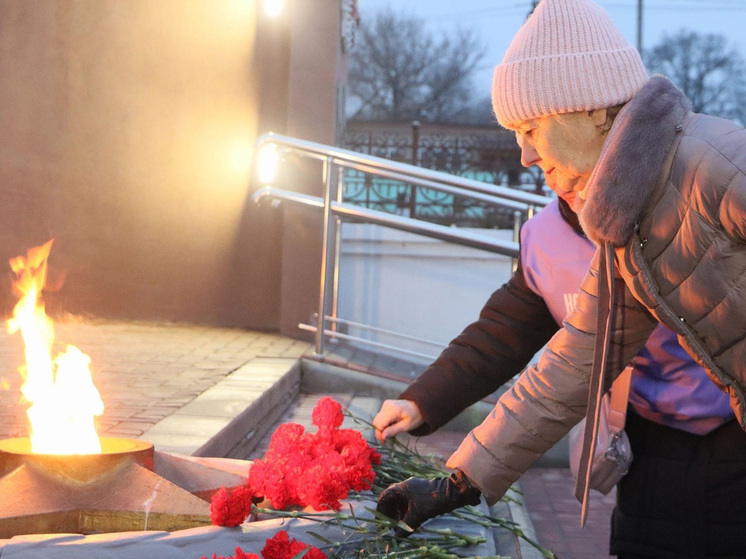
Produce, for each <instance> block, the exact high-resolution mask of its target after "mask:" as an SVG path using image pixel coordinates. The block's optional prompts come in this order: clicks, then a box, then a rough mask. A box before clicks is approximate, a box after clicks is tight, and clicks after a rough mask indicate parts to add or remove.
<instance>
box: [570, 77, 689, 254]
mask: <svg viewBox="0 0 746 559" xmlns="http://www.w3.org/2000/svg"><path fill="white" fill-rule="evenodd" d="M690 110H691V103H690V102H689V100H688V99H687V98H686V97H685V96H684V94H683V93H681V91H679V90H678V89H677V88H676V87H675V86H674V85H673V84H672V83H671V82H670V81H668V79H666V78H664V77H663V76H653V77H652V78H650V80H649V81H648V82H647V83H646V84H645V85H644V86H643V88H642V89H641V90H640V92H639V93H638V94H637V95H636V96H635V97H634V98H633V99H632V100H631V101H629V103H627V105H626V106H625V107H624V108H623V109H622V110H621V111H620V112H619V114H618V115H617V117H616V119H615V120H614V125H613V126H612V128H611V131H610V132H609V137H608V138H606V141H605V142H604V146H603V149H602V150H601V156H600V157H599V160H598V163H596V167H595V168H594V170H593V173H592V174H591V177H590V179H588V182H589V184H588V197H587V200H586V202H585V204H584V205H583V207H582V209H581V210H580V213H579V216H580V223H581V224H582V226H583V229H584V230H585V232H586V234H587V235H588V236H589V237H590V238H591V239H593V240H594V241H595V242H597V243H599V244H601V243H605V242H610V243H612V244H613V245H615V246H623V245H625V244H627V242H628V241H629V239H630V237H632V234H633V232H634V230H635V226H636V224H637V223H638V222H639V221H640V218H641V216H642V215H643V214H644V213H645V211H646V210H647V208H648V202H649V201H650V197H651V196H652V194H653V191H654V187H655V185H656V183H657V181H658V179H659V175H660V171H661V166H662V165H663V162H664V160H665V159H666V155H667V154H668V151H669V149H670V148H671V144H672V143H673V140H674V138H675V136H676V133H677V132H679V131H680V130H681V128H680V124H681V122H682V120H683V118H684V116H685V115H686V114H687V113H688V112H689V111H690ZM677 127H678V128H677Z"/></svg>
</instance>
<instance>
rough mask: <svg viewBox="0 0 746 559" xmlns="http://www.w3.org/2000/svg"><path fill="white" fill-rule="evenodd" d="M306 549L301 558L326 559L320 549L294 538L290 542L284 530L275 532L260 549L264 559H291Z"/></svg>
mask: <svg viewBox="0 0 746 559" xmlns="http://www.w3.org/2000/svg"><path fill="white" fill-rule="evenodd" d="M306 548H308V551H307V552H306V554H305V555H304V556H303V557H304V558H305V559H326V554H325V553H324V552H323V551H321V550H320V549H318V548H316V547H313V546H311V545H308V544H305V543H303V542H299V541H298V540H296V539H295V538H293V539H292V540H290V537H289V536H288V533H287V532H286V531H285V530H281V531H279V532H277V533H276V534H275V535H274V537H273V538H271V539H268V540H267V543H266V545H265V546H264V549H262V556H263V557H264V559H291V558H292V557H294V556H296V555H297V554H298V553H300V552H301V551H303V550H304V549H306Z"/></svg>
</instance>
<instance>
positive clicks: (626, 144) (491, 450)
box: [448, 76, 746, 503]
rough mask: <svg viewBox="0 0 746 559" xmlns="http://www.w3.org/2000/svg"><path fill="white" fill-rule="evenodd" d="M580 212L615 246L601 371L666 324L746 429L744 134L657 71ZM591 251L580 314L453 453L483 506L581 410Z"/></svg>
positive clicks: (593, 232) (591, 229)
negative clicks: (696, 105)
mask: <svg viewBox="0 0 746 559" xmlns="http://www.w3.org/2000/svg"><path fill="white" fill-rule="evenodd" d="M588 192H589V196H588V200H587V202H586V204H585V207H584V208H583V209H582V210H581V212H580V217H581V223H582V224H583V227H584V229H585V231H586V233H587V234H588V236H589V237H590V238H592V239H593V240H594V241H596V242H597V243H598V244H600V245H601V244H612V245H613V246H614V247H615V249H614V253H615V266H614V268H615V271H614V273H615V277H616V282H617V284H618V285H619V286H620V287H619V288H618V289H617V290H616V291H617V293H616V296H615V298H614V305H615V308H616V312H615V315H614V316H615V318H614V322H613V324H612V326H611V329H610V332H609V335H610V350H609V353H608V372H609V373H610V376H611V377H616V376H617V375H618V374H619V372H620V371H621V370H622V369H623V368H624V365H625V364H626V363H627V362H628V361H629V360H630V359H631V358H632V357H633V356H634V355H635V354H636V353H637V351H638V350H639V349H640V348H641V347H642V345H643V344H644V343H645V341H646V340H647V338H648V336H649V335H650V333H651V332H652V330H653V329H654V328H655V326H656V325H657V324H658V322H659V321H660V322H662V323H663V324H665V325H666V326H668V327H669V328H670V329H671V330H673V331H675V332H676V333H677V334H679V341H680V342H681V345H682V346H683V347H684V348H685V349H686V350H687V351H688V352H689V353H690V354H691V355H692V357H693V358H694V359H695V360H696V361H697V362H698V363H700V364H701V365H702V366H703V367H704V368H705V369H706V370H707V372H708V374H709V375H710V376H711V377H712V379H713V380H714V381H715V382H716V383H717V384H718V385H719V386H720V387H722V388H723V389H724V390H727V391H728V393H729V395H730V396H731V405H732V407H733V410H734V411H735V413H736V416H737V418H738V419H739V421H740V422H741V425H742V427H746V418H745V417H744V416H745V414H746V400H745V399H744V387H746V130H744V129H743V128H740V127H739V126H737V125H735V124H733V123H731V122H728V121H725V120H722V119H719V118H715V117H710V116H705V115H700V114H694V113H692V112H691V111H690V104H689V102H688V100H687V99H686V98H685V97H684V96H683V95H682V94H681V92H680V91H679V90H678V89H676V88H675V87H674V86H673V85H672V84H671V83H670V82H669V81H668V80H667V79H665V78H663V77H661V76H656V77H653V78H651V79H650V81H649V82H648V83H647V84H646V85H645V86H644V87H643V89H642V90H641V91H640V93H638V95H637V96H635V97H634V98H633V99H632V100H631V101H630V102H629V103H628V104H627V106H625V108H624V109H623V110H622V111H621V112H620V114H619V115H618V117H617V118H616V120H615V122H614V126H613V127H612V129H611V131H610V134H609V137H608V138H607V140H606V142H605V144H604V148H603V151H602V153H601V156H600V159H599V162H598V163H597V165H596V168H595V169H594V173H593V175H592V177H591V179H590V185H589V188H588ZM599 255H600V251H597V253H596V258H594V260H593V262H592V263H591V269H590V270H589V272H588V275H587V276H586V279H585V280H584V282H583V285H582V286H581V290H580V293H579V297H578V305H577V310H576V311H575V312H574V313H573V314H571V315H570V316H569V317H568V318H567V320H566V321H565V324H564V327H563V329H562V330H560V331H559V332H558V333H557V334H556V335H555V336H554V337H553V338H552V340H551V341H550V342H549V344H548V345H547V350H546V351H544V353H543V354H542V357H541V359H540V360H539V363H538V364H537V366H536V367H532V368H530V369H528V370H527V371H526V372H525V373H524V374H523V375H521V377H520V378H519V379H518V381H517V382H516V384H515V386H514V387H513V388H512V389H511V390H510V391H508V392H507V393H505V394H504V395H503V397H502V398H500V400H499V402H498V403H497V405H496V406H495V409H494V410H493V412H492V413H491V414H490V415H489V416H488V417H487V419H486V420H485V421H484V422H483V423H482V424H481V425H480V426H479V427H477V428H476V429H474V430H473V431H472V432H471V433H470V434H469V435H468V436H467V437H466V439H465V440H464V442H463V443H462V444H461V446H460V447H459V449H458V450H457V451H456V452H455V453H454V454H453V456H451V458H450V459H449V461H448V465H449V466H450V467H452V468H459V469H461V470H463V471H464V472H465V473H466V474H467V476H468V477H469V478H470V479H471V480H472V481H473V482H474V483H475V484H476V485H477V486H478V487H479V488H480V489H481V490H482V492H483V493H484V495H485V497H486V499H487V501H488V502H490V503H493V502H495V501H497V500H498V499H499V498H500V497H501V496H502V495H503V493H504V492H505V491H506V490H507V489H508V487H510V485H511V484H512V483H513V482H515V481H516V480H517V479H518V477H519V476H520V475H521V473H523V472H524V471H525V470H526V468H528V466H530V465H531V464H532V463H533V462H534V461H535V460H536V459H537V458H539V457H540V456H541V455H542V454H543V453H544V452H546V451H547V450H548V449H549V448H550V447H551V446H552V445H554V444H555V443H556V442H557V441H559V439H561V438H562V436H564V435H565V434H566V433H567V431H569V429H570V428H571V427H572V426H573V425H574V424H575V423H577V422H578V421H579V420H580V419H581V418H582V417H583V416H584V415H585V410H586V407H587V404H588V389H589V376H590V371H591V367H592V362H593V354H594V347H595V338H596V331H597V323H596V321H597V315H598V300H597V296H598V278H599V273H598V268H599Z"/></svg>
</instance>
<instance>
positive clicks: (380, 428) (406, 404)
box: [373, 400, 424, 443]
mask: <svg viewBox="0 0 746 559" xmlns="http://www.w3.org/2000/svg"><path fill="white" fill-rule="evenodd" d="M423 423H424V420H423V418H422V412H420V408H419V407H417V404H415V403H414V402H412V401H411V400H385V401H384V402H383V405H381V409H380V411H379V412H378V414H377V415H376V416H375V417H374V418H373V427H375V429H376V439H378V442H379V443H383V442H384V441H385V440H386V439H388V438H389V437H393V436H394V435H398V434H399V433H404V432H405V431H411V430H412V429H416V428H417V427H419V426H420V425H422V424H423Z"/></svg>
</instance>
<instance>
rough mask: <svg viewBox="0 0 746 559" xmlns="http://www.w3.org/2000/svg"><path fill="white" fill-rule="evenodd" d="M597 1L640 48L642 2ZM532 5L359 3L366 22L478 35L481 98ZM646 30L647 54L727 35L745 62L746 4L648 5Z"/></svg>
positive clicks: (732, 0) (502, 0)
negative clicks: (389, 17) (378, 18)
mask: <svg viewBox="0 0 746 559" xmlns="http://www.w3.org/2000/svg"><path fill="white" fill-rule="evenodd" d="M596 1H597V3H598V4H600V5H601V6H602V7H603V8H604V9H605V10H606V11H607V13H608V14H609V15H610V16H611V18H612V19H613V20H614V22H615V23H616V24H617V25H618V26H619V27H620V29H621V30H622V32H623V33H624V34H625V36H626V37H627V40H628V41H629V42H630V44H632V45H637V6H638V0H596ZM531 5H532V2H531V1H529V0H358V7H359V10H360V13H361V17H362V18H364V19H367V18H369V17H372V16H373V15H374V14H375V12H376V11H378V10H381V9H383V8H385V7H387V6H390V7H391V8H393V9H394V10H395V11H397V12H404V13H406V14H409V15H415V16H417V17H419V18H421V19H423V20H425V21H426V23H427V25H428V27H430V28H431V29H433V30H438V29H444V30H446V31H447V30H449V29H455V28H456V27H458V26H461V27H464V28H467V29H469V28H470V29H474V30H475V32H476V34H477V36H478V37H479V38H480V39H481V40H482V41H483V42H484V44H485V45H486V46H487V49H488V50H487V54H486V55H485V57H484V58H483V63H482V67H481V68H480V69H479V71H478V72H477V74H476V75H475V82H474V85H475V87H476V88H477V90H478V91H477V92H476V96H477V97H481V96H483V95H484V96H487V95H488V94H489V89H490V85H491V79H492V68H493V67H494V66H495V64H497V63H499V62H500V60H501V59H502V57H503V54H505V50H506V49H507V47H508V44H509V43H510V40H511V39H512V38H513V36H514V35H515V33H516V32H517V31H518V29H519V28H520V26H521V24H522V23H523V21H524V19H525V17H526V15H527V14H528V11H529V9H530V7H531ZM642 27H643V33H642V40H643V49H646V48H650V47H652V46H655V45H656V44H657V43H659V42H660V40H661V39H662V38H663V36H664V35H665V34H669V35H671V34H674V33H676V32H677V31H679V30H680V29H682V28H683V29H689V30H694V31H697V32H699V33H718V34H722V35H724V36H725V37H726V38H727V40H728V41H729V44H730V46H732V47H735V48H737V49H738V50H739V51H740V52H741V53H742V56H743V57H744V59H746V37H744V35H746V0H644V1H643V25H642ZM482 94H483V95H482Z"/></svg>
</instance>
